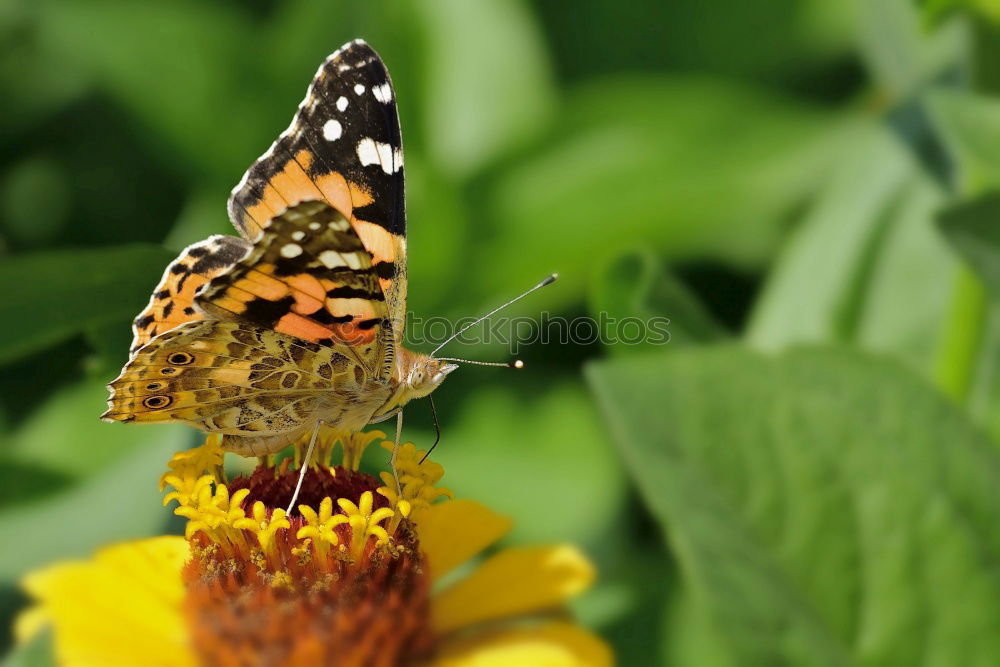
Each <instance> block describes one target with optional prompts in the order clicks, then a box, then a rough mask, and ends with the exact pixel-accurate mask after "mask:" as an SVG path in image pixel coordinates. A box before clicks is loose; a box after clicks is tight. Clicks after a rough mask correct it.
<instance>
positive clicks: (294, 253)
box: [281, 243, 302, 259]
mask: <svg viewBox="0 0 1000 667" xmlns="http://www.w3.org/2000/svg"><path fill="white" fill-rule="evenodd" d="M301 254H302V246H300V245H299V244H297V243H288V244H286V245H285V247H283V248H282V249H281V256H282V257H287V258H288V259H292V258H293V257H298V256H299V255H301Z"/></svg>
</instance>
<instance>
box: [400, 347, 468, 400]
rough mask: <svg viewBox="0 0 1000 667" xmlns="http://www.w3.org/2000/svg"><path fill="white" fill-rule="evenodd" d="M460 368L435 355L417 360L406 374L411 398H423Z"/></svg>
mask: <svg viewBox="0 0 1000 667" xmlns="http://www.w3.org/2000/svg"><path fill="white" fill-rule="evenodd" d="M456 368H458V364H452V363H449V362H447V361H444V360H442V359H435V358H434V357H424V358H422V359H418V360H416V362H415V363H414V364H413V366H412V367H411V368H410V372H409V373H408V374H407V376H406V386H407V389H408V393H409V395H410V398H423V397H424V396H427V395H428V394H430V393H431V392H432V391H434V390H435V389H437V388H438V385H440V384H441V383H442V382H444V379H445V378H446V377H448V374H449V373H451V372H452V371H453V370H455V369H456Z"/></svg>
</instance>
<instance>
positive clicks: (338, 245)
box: [195, 201, 395, 380]
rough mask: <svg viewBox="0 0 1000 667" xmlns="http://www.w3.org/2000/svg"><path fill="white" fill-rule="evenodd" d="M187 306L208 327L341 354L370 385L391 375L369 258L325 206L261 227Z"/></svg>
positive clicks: (388, 334) (311, 205)
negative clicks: (234, 327) (233, 328)
mask: <svg viewBox="0 0 1000 667" xmlns="http://www.w3.org/2000/svg"><path fill="white" fill-rule="evenodd" d="M195 301H196V304H197V306H198V308H200V309H202V310H203V311H204V312H206V313H207V314H209V315H210V316H211V317H214V318H216V319H220V320H232V321H239V322H245V323H248V324H251V325H253V326H256V327H260V328H265V329H273V330H275V331H278V332H280V333H283V334H287V335H289V336H294V337H296V338H299V339H301V340H303V341H308V342H311V343H318V344H320V345H325V346H335V345H339V346H344V347H345V348H346V349H348V350H349V351H350V353H351V354H352V355H353V356H354V358H355V359H356V360H357V361H358V362H359V363H361V364H362V366H363V367H364V368H365V370H366V372H367V373H369V374H370V375H371V376H373V377H377V378H380V379H383V380H384V379H387V378H388V376H389V374H390V373H391V369H392V361H393V353H394V349H395V348H394V342H393V337H392V325H391V323H390V322H389V320H388V312H387V309H386V303H385V296H384V295H383V293H382V289H381V287H380V286H379V281H378V277H377V275H376V274H375V270H374V267H373V263H372V256H371V254H370V253H369V252H368V251H367V250H366V249H365V247H364V245H363V244H362V242H361V239H360V238H358V235H357V233H356V232H355V230H354V229H353V228H352V227H351V225H350V224H349V223H348V221H347V219H346V218H345V217H344V216H343V215H341V213H340V212H339V211H337V210H335V209H334V208H331V207H330V205H329V204H327V203H326V202H325V201H308V202H303V203H301V204H297V205H296V206H293V207H292V208H290V209H288V210H287V211H285V212H283V213H281V214H279V215H277V216H275V217H274V218H272V219H270V220H266V221H264V222H263V223H262V229H261V231H260V232H259V233H258V237H257V239H256V240H255V241H254V246H253V249H252V250H251V251H250V252H249V254H247V256H246V257H245V258H244V259H243V260H241V261H240V262H238V263H237V264H235V265H234V266H233V267H232V268H231V269H230V270H228V271H226V272H225V273H223V274H221V275H219V276H217V277H215V278H213V279H212V281H211V282H209V283H208V285H206V286H205V288H204V289H202V291H201V292H200V293H199V294H198V296H196V297H195Z"/></svg>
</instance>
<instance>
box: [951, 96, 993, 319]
mask: <svg viewBox="0 0 1000 667" xmlns="http://www.w3.org/2000/svg"><path fill="white" fill-rule="evenodd" d="M998 109H1000V107H998ZM998 221H1000V190H993V191H991V192H988V193H985V194H983V195H981V196H979V197H975V198H973V199H970V200H968V201H964V202H959V203H956V204H952V205H951V206H949V207H948V208H946V209H944V210H943V211H941V214H940V224H941V231H942V232H944V234H945V236H947V237H948V240H949V241H951V243H952V245H953V246H954V247H955V249H956V250H958V252H959V254H961V255H962V257H963V258H964V259H965V260H966V261H967V262H968V263H969V265H970V266H972V268H973V269H975V270H976V273H978V274H979V277H980V278H982V280H983V282H984V283H985V284H986V287H987V288H988V289H989V290H990V291H991V292H992V293H993V297H994V299H997V300H1000V224H998Z"/></svg>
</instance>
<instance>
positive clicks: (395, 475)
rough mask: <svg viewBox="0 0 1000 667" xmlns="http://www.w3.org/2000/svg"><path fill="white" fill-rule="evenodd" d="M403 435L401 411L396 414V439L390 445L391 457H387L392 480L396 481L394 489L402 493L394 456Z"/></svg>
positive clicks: (397, 451)
mask: <svg viewBox="0 0 1000 667" xmlns="http://www.w3.org/2000/svg"><path fill="white" fill-rule="evenodd" d="M402 434H403V411H402V410H400V411H399V412H397V413H396V439H395V440H393V443H392V456H391V457H389V467H390V468H392V478H393V479H395V480H396V488H397V489H398V490H399V492H400V493H402V492H403V485H402V484H400V483H399V471H398V470H396V454H398V453H399V438H400V436H401V435H402Z"/></svg>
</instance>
